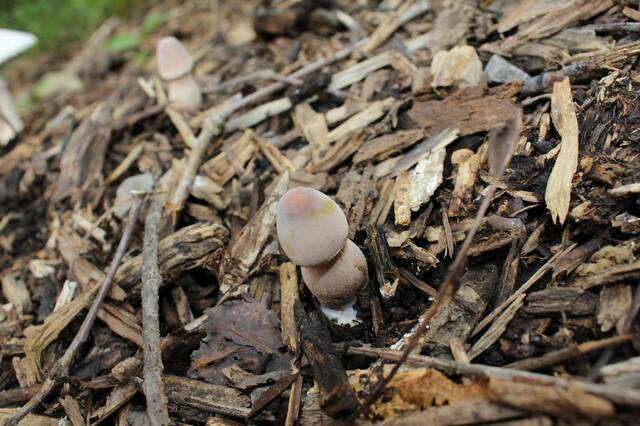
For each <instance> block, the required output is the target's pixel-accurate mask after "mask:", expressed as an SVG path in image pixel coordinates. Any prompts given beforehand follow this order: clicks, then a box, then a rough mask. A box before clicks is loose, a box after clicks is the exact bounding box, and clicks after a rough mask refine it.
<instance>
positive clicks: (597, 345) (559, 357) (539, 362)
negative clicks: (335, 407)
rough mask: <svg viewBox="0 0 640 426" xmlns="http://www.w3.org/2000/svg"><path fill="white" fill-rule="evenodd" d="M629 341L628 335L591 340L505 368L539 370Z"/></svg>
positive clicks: (517, 362) (514, 363)
mask: <svg viewBox="0 0 640 426" xmlns="http://www.w3.org/2000/svg"><path fill="white" fill-rule="evenodd" d="M629 340H631V335H630V334H622V335H620V336H613V337H609V338H606V339H602V340H593V341H590V342H585V343H580V344H578V345H570V346H567V347H566V348H562V349H559V350H557V351H553V352H549V353H546V354H544V355H542V356H539V357H534V358H527V359H523V360H521V361H516V362H512V363H511V364H507V365H506V366H505V367H506V368H513V369H515V370H526V371H535V370H541V369H543V368H546V367H550V366H552V365H556V364H559V363H561V362H564V361H567V360H569V359H572V358H576V357H578V356H581V355H586V354H588V353H590V352H593V351H597V350H600V349H604V348H609V347H612V346H618V345H620V344H622V343H624V342H627V341H629Z"/></svg>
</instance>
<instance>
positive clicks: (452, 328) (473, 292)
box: [424, 264, 498, 358]
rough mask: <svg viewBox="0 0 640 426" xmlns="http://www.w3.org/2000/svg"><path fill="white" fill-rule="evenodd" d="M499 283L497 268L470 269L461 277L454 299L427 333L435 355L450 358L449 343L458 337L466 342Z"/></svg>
mask: <svg viewBox="0 0 640 426" xmlns="http://www.w3.org/2000/svg"><path fill="white" fill-rule="evenodd" d="M497 280H498V268H496V267H495V265H491V264H489V265H486V266H483V267H479V268H475V269H470V270H468V271H467V272H466V273H465V274H464V276H463V277H462V285H461V286H460V289H459V290H458V292H457V293H456V295H455V297H454V298H453V300H452V301H451V303H449V304H448V305H447V306H446V307H445V308H443V309H442V310H441V311H440V312H439V313H438V314H436V315H435V316H434V317H433V319H432V320H431V323H430V328H429V329H428V330H427V332H426V333H425V334H424V345H425V346H426V347H427V348H428V350H429V353H430V354H432V355H433V356H438V357H445V358H450V357H451V352H450V350H449V343H450V341H451V339H453V338H457V339H459V340H460V341H461V342H463V343H464V342H465V341H466V340H467V339H468V338H469V336H470V335H471V332H472V331H473V328H474V327H475V326H476V324H477V323H478V321H480V319H481V318H482V314H483V313H484V310H485V309H486V307H487V301H488V300H489V299H490V297H491V294H492V292H493V290H494V286H495V283H496V281H497Z"/></svg>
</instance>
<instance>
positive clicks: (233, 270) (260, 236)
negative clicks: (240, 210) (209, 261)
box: [160, 171, 289, 293]
mask: <svg viewBox="0 0 640 426" xmlns="http://www.w3.org/2000/svg"><path fill="white" fill-rule="evenodd" d="M288 187H289V172H287V171H285V172H284V173H282V174H281V175H280V176H279V177H278V178H277V180H276V181H275V183H274V186H273V189H272V190H271V194H269V196H268V197H267V198H266V199H265V200H264V203H263V204H262V206H261V207H260V209H259V210H258V211H257V212H256V214H255V215H254V216H253V217H252V218H251V220H250V221H249V223H247V224H246V225H245V226H244V227H243V228H242V230H241V231H240V232H239V233H238V235H236V238H235V240H234V241H233V243H232V244H231V247H229V248H228V256H225V258H224V259H223V261H222V263H221V265H220V276H221V285H220V290H221V291H222V293H227V292H228V291H229V290H230V289H232V288H233V289H235V288H237V287H238V286H240V285H241V284H243V283H244V282H245V280H246V279H247V276H248V274H249V271H250V270H251V267H252V266H253V264H254V263H255V261H256V260H257V259H258V256H259V255H260V253H261V252H262V249H263V248H264V245H265V244H266V242H267V240H268V239H269V237H270V236H271V234H272V233H273V230H274V228H275V222H276V205H277V204H278V201H279V200H280V197H282V195H284V193H285V192H286V191H287V188H288ZM161 245H162V243H161ZM160 264H161V265H162V262H161V263H160Z"/></svg>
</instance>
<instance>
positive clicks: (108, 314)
mask: <svg viewBox="0 0 640 426" xmlns="http://www.w3.org/2000/svg"><path fill="white" fill-rule="evenodd" d="M98 318H100V319H101V320H102V321H104V322H105V323H106V324H107V325H108V326H109V328H110V329H111V330H112V331H113V332H114V333H116V334H117V335H118V336H121V337H124V338H125V339H127V340H130V341H132V342H133V343H135V344H136V345H138V346H140V347H142V327H141V326H140V323H139V321H138V318H137V317H136V316H135V315H134V314H132V313H131V312H129V311H127V310H125V309H122V308H121V307H119V306H116V305H113V304H111V303H103V304H102V309H100V310H99V311H98Z"/></svg>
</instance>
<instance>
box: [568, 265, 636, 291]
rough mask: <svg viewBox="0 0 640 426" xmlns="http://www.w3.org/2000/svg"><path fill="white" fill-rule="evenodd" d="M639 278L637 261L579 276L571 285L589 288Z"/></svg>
mask: <svg viewBox="0 0 640 426" xmlns="http://www.w3.org/2000/svg"><path fill="white" fill-rule="evenodd" d="M638 278H640V261H635V262H631V263H628V264H624V265H616V266H612V267H610V268H607V269H605V270H603V271H600V272H596V273H594V274H591V275H587V276H584V277H580V278H577V279H576V280H574V281H573V282H572V283H571V286H572V287H579V288H581V289H583V290H588V289H590V288H593V287H600V286H605V285H611V284H619V283H624V282H629V281H633V280H637V279H638Z"/></svg>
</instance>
